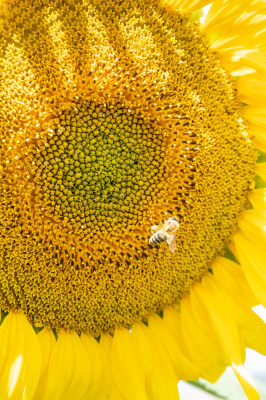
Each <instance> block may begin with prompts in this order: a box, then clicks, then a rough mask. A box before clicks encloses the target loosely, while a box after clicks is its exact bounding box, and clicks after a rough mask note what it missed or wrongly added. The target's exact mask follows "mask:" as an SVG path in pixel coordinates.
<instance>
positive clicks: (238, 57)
mask: <svg viewBox="0 0 266 400" xmlns="http://www.w3.org/2000/svg"><path fill="white" fill-rule="evenodd" d="M226 42H228V39H225V43H226ZM216 44H217V43H216ZM213 47H214V45H213ZM219 51H220V54H219V59H220V60H221V62H222V65H223V66H224V67H225V68H226V69H227V70H228V71H235V70H237V69H239V68H240V67H248V69H247V72H246V73H248V74H249V72H250V71H249V69H250V68H251V69H252V70H253V71H256V72H257V74H258V76H259V78H260V79H265V76H266V57H265V55H264V54H263V53H262V52H261V51H260V50H259V49H254V48H252V50H250V49H246V48H242V49H239V47H236V48H225V49H223V50H222V49H219Z"/></svg>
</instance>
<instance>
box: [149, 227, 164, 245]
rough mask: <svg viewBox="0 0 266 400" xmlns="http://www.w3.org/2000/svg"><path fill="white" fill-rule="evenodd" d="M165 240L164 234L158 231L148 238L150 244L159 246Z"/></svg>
mask: <svg viewBox="0 0 266 400" xmlns="http://www.w3.org/2000/svg"><path fill="white" fill-rule="evenodd" d="M166 239H167V235H166V233H165V232H163V231H162V230H159V231H158V232H155V233H154V234H153V235H152V236H151V237H150V244H159V243H162V242H165V241H166Z"/></svg>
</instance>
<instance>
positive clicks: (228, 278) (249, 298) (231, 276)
mask: <svg viewBox="0 0 266 400" xmlns="http://www.w3.org/2000/svg"><path fill="white" fill-rule="evenodd" d="M212 271H213V274H214V277H215V280H216V281H217V282H218V285H219V288H220V289H221V292H225V294H226V297H228V298H230V300H231V301H235V302H236V303H238V304H241V306H243V308H251V307H254V306H255V305H257V304H258V299H257V298H256V296H255V295H254V293H253V292H252V290H251V289H250V287H249V285H248V282H247V280H246V278H245V275H244V272H243V269H242V267H241V266H240V265H239V264H237V263H235V262H233V261H231V260H228V259H227V258H225V257H216V259H215V260H214V262H213V263H212ZM240 292H242V293H245V296H241V297H240V296H239V293H240Z"/></svg>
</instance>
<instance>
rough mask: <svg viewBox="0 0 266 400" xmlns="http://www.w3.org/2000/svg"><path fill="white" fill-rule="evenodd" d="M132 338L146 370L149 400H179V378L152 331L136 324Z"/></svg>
mask: <svg viewBox="0 0 266 400" xmlns="http://www.w3.org/2000/svg"><path fill="white" fill-rule="evenodd" d="M132 338H133V340H134V341H135V344H136V347H137V349H138V351H139V353H140V355H141V360H142V362H143V365H144V368H145V375H146V390H147V393H148V398H149V400H164V399H169V400H170V399H172V400H175V399H179V394H178V388H177V382H178V379H177V376H176V374H175V372H174V369H173V366H172V364H171V361H170V359H169V357H168V355H167V353H166V352H165V350H164V349H163V347H162V346H161V343H160V342H158V341H157V340H156V337H155V336H154V335H153V333H152V331H151V329H149V327H146V326H145V325H144V324H134V326H133V329H132Z"/></svg>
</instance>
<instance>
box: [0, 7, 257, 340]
mask: <svg viewBox="0 0 266 400" xmlns="http://www.w3.org/2000/svg"><path fill="white" fill-rule="evenodd" d="M46 3H47V4H46V5H45V6H43V5H41V4H39V3H38V2H36V4H35V5H34V7H33V6H32V5H31V2H27V1H25V3H23V6H22V3H21V2H18V7H17V6H16V2H14V4H12V6H10V9H9V16H8V18H7V20H6V21H5V20H4V35H3V38H4V40H3V43H2V44H1V48H2V50H3V54H4V61H3V66H4V67H3V77H4V79H3V83H2V89H1V90H2V93H3V96H2V98H3V106H1V112H2V113H3V119H2V121H3V122H2V125H1V143H2V150H1V169H0V174H1V180H0V190H1V199H0V218H1V222H2V225H3V227H2V229H1V235H0V245H1V249H2V262H1V269H0V278H1V294H0V307H1V308H2V309H4V310H6V311H9V310H11V309H22V310H23V311H24V312H25V313H26V314H27V315H28V317H29V318H30V319H33V321H34V323H35V324H36V323H39V324H45V325H50V326H52V327H54V328H56V329H60V328H68V329H74V330H76V331H78V332H80V331H87V332H90V333H92V334H94V335H98V334H100V333H102V332H112V331H113V330H114V328H115V327H116V326H126V327H129V326H130V325H131V324H132V323H133V322H135V321H136V320H145V318H146V317H147V316H148V315H149V314H150V313H152V312H156V311H160V310H162V309H163V308H164V306H165V305H169V304H172V303H174V302H177V301H178V300H180V299H181V298H182V296H183V295H184V294H185V293H187V292H188V291H189V289H190V287H191V285H192V284H193V282H195V281H199V280H200V279H201V277H202V276H203V274H204V273H205V272H206V271H207V270H208V269H209V268H211V264H212V261H213V259H214V257H215V256H216V255H217V254H221V253H222V252H223V249H224V248H225V247H226V246H227V245H228V243H229V240H230V237H231V235H232V233H233V232H234V231H235V230H236V229H237V218H238V216H239V213H240V212H241V211H242V210H244V209H245V207H247V206H248V201H247V194H248V189H249V187H250V184H251V180H252V175H253V166H254V162H255V158H256V154H255V152H254V151H253V150H252V147H251V141H250V138H249V135H248V133H247V131H246V129H245V126H244V123H243V120H242V118H241V106H240V105H239V102H238V98H237V93H236V91H235V89H234V86H233V84H232V82H231V78H230V77H229V75H228V74H227V73H226V72H225V71H224V70H223V68H222V67H221V65H220V62H219V59H218V57H217V56H216V54H215V53H213V52H212V51H211V50H210V49H209V47H208V41H207V39H206V38H205V37H204V35H203V34H202V33H201V32H200V30H199V28H198V26H197V24H196V23H191V22H189V20H188V18H187V17H186V16H184V15H181V14H179V13H178V12H170V11H167V10H164V9H163V8H161V7H160V6H159V4H158V2H157V1H155V0H154V1H142V0H126V1H123V2H121V1H116V0H108V1H106V2H102V1H93V2H92V1H88V2H87V3H88V4H87V3H86V1H83V4H80V3H79V2H71V1H69V2H61V1H51V2H49V1H47V2H46ZM171 216H173V217H177V218H178V220H179V224H180V226H179V229H178V231H177V233H176V240H177V245H176V250H175V252H174V253H171V252H170V250H169V247H168V245H167V243H166V242H162V243H160V244H157V245H151V244H150V243H149V239H150V237H151V235H152V233H151V231H150V229H151V227H152V226H153V225H159V224H160V223H163V222H164V221H165V220H167V219H168V218H169V217H171Z"/></svg>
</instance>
